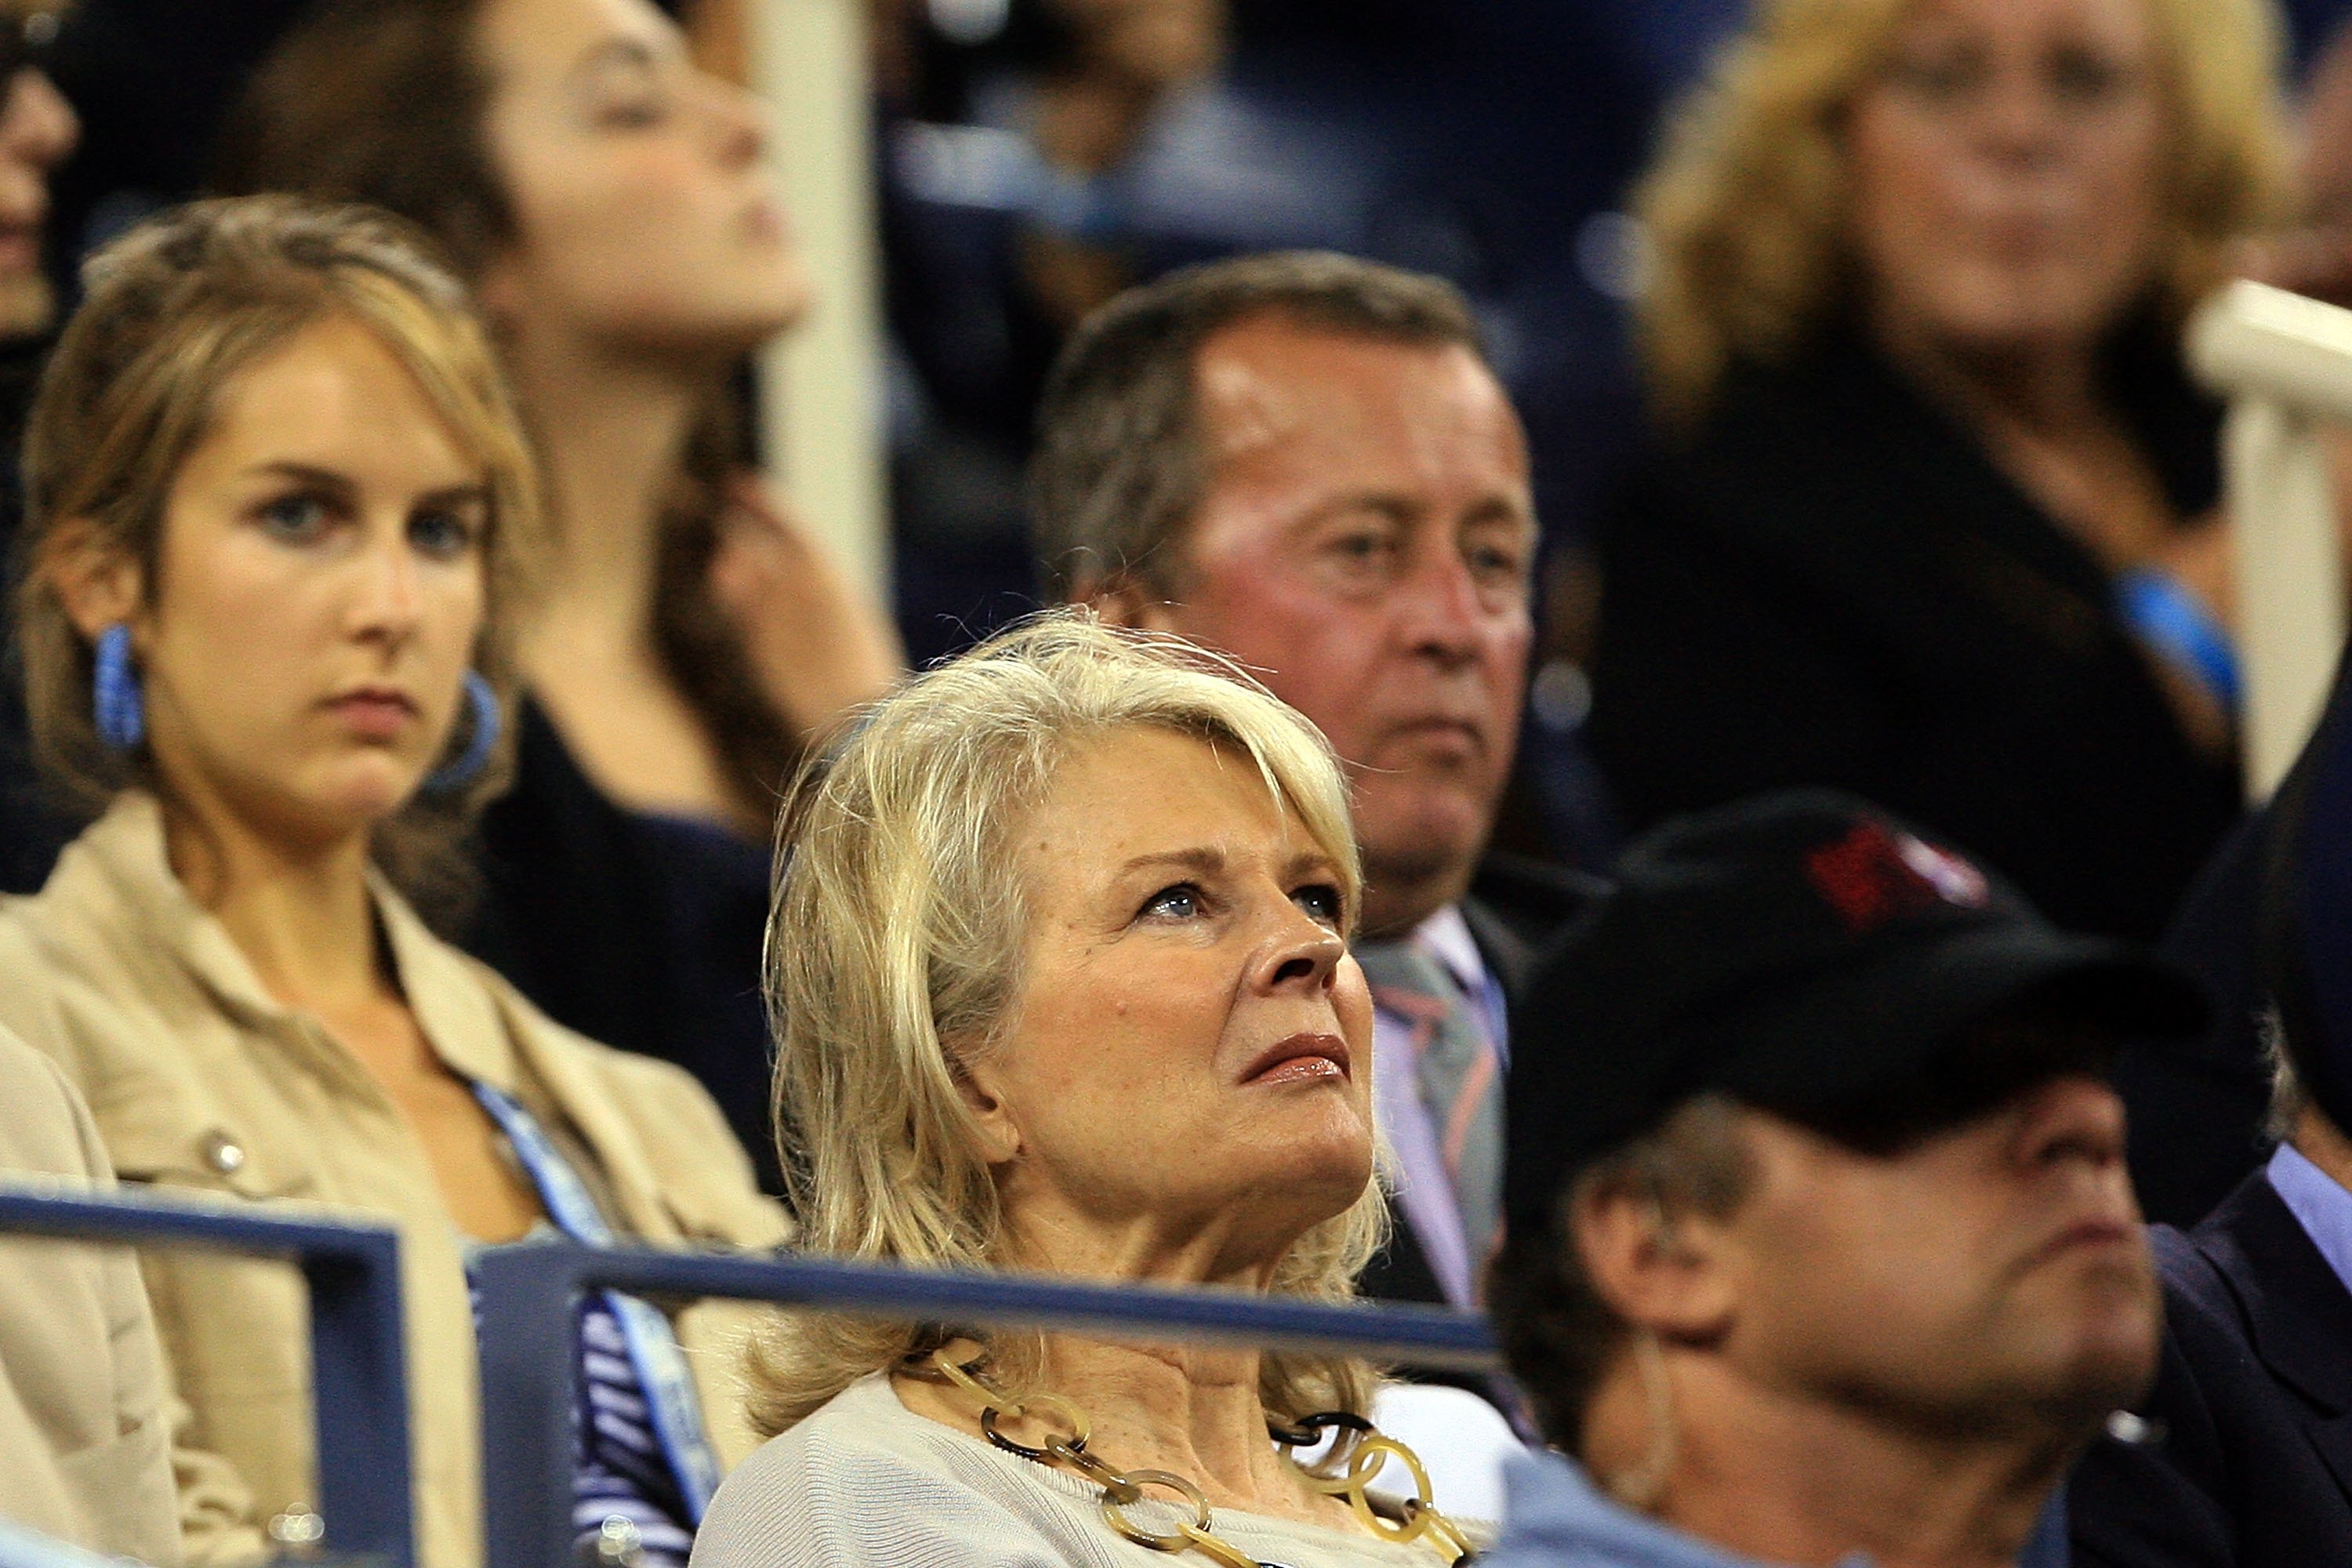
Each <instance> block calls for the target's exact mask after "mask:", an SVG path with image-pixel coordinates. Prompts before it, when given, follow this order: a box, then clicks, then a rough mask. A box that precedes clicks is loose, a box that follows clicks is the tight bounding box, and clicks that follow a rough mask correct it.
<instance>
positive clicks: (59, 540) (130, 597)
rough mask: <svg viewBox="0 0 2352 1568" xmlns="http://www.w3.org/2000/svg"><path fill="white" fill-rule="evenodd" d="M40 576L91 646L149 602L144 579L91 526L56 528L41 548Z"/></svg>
mask: <svg viewBox="0 0 2352 1568" xmlns="http://www.w3.org/2000/svg"><path fill="white" fill-rule="evenodd" d="M36 570H37V572H38V574H40V576H41V577H42V578H43V579H44V580H45V581H46V582H47V584H48V585H49V591H50V592H51V593H53V594H55V595H57V596H58V605H60V606H62V607H63V608H64V610H65V613H66V619H67V620H68V621H71V622H72V623H73V627H74V630H76V631H78V632H79V633H80V634H81V635H82V636H83V637H87V638H88V639H89V640H90V641H92V642H96V641H97V640H98V634H99V633H100V632H102V631H104V630H105V629H106V628H107V627H109V626H114V625H116V624H117V623H119V622H122V621H127V620H130V619H131V617H133V616H136V615H138V614H139V612H140V609H141V607H142V603H143V601H144V598H145V593H144V589H145V582H144V578H145V575H146V574H144V573H142V571H141V570H140V568H139V563H138V562H136V561H135V560H133V559H131V555H130V554H129V553H128V552H125V551H122V550H119V549H115V548H112V547H110V546H108V545H106V544H103V543H101V542H100V540H99V535H98V530H97V528H96V527H95V526H94V525H92V524H91V523H90V522H89V521H88V520H86V519H82V518H68V519H67V520H66V521H62V522H60V523H58V525H57V527H56V528H55V529H54V530H53V531H51V532H50V534H49V537H48V539H47V542H45V543H44V544H43V545H42V547H41V557H40V561H39V563H38V565H37V568H36Z"/></svg>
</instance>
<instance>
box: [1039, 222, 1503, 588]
mask: <svg viewBox="0 0 2352 1568" xmlns="http://www.w3.org/2000/svg"><path fill="white" fill-rule="evenodd" d="M1266 315H1273V316H1279V317H1282V318H1285V319H1287V320H1289V321H1294V322H1297V324H1298V325H1300V326H1303V327H1308V328H1313V329H1316V330H1318V331H1331V332H1334V333H1338V334H1341V335H1345V336H1352V337H1366V338H1375V339H1381V340H1384V341H1388V342H1400V343H1408V344H1414V345H1430V346H1444V345H1447V344H1459V345H1461V346H1462V347H1465V348H1467V349H1469V350H1470V351H1471V352H1472V353H1475V354H1477V355H1478V356H1479V357H1480V358H1481V359H1484V358H1485V357H1486V339H1485V335H1484V334H1483V333H1482V332H1481V331H1480V330H1479V327H1478V321H1477V318H1476V317H1475V315H1474V314H1473V313H1472V311H1471V309H1470V305H1469V302H1468V301H1467V300H1465V299H1464V298H1463V297H1462V293H1461V291H1460V290H1459V289H1455V288H1454V285H1452V284H1451V283H1448V282H1446V281H1445V280H1444V279H1440V278H1431V277H1426V276H1424V275H1423V274H1421V273H1417V272H1407V271H1404V270H1403V269H1402V268H1395V267H1385V266H1382V265H1381V264H1380V263H1378V262H1372V261H1362V260H1359V259H1357V258H1354V257H1349V256H1339V255H1336V254H1333V253H1330V252H1328V251H1278V252H1274V253H1270V254H1267V255H1263V256H1245V257H1241V258H1235V259H1234V260H1230V261H1219V262H1212V263H1209V264H1207V265H1205V266H1201V267H1191V268H1184V269H1183V270H1181V271H1179V272H1173V273H1171V274H1170V275H1169V276H1168V277H1166V278H1163V279H1160V280H1159V281H1158V282H1156V283H1151V284H1148V285H1146V286H1145V287H1142V288H1139V289H1129V290H1128V291H1127V292H1126V293H1124V294H1121V295H1120V296H1119V297H1118V299H1116V300H1112V301H1111V302H1110V303H1109V304H1108V305H1106V306H1104V307H1103V308H1102V309H1101V310H1097V311H1096V312H1095V314H1094V315H1093V316H1091V317H1090V318H1088V319H1087V321H1086V322H1085V324H1084V325H1082V326H1081V327H1080V328H1079V329H1078V331H1077V332H1076V335H1075V336H1074V337H1072V338H1071V340H1070V342H1068V344H1066V346H1065V347H1064V349H1063V351H1062V354H1061V357H1060V358H1059V359H1058V360H1057V361H1055V365H1054V371H1053V374H1052V375H1051V376H1050V377H1049V378H1048V380H1047V381H1046V384H1045V397H1044V400H1043V402H1042V403H1041V404H1040V405H1039V407H1038V414H1037V429H1038V438H1037V453H1036V456H1035V457H1034V458H1033V459H1032V460H1031V463H1030V468H1029V500H1030V514H1031V516H1032V518H1033V519H1034V521H1033V523H1032V528H1033V532H1032V536H1031V537H1032V541H1033V542H1034V548H1035V551H1036V555H1037V563H1038V569H1039V572H1040V574H1041V576H1042V577H1043V579H1044V583H1045V591H1046V593H1047V595H1049V597H1050V598H1051V599H1053V600H1060V601H1067V600H1075V599H1084V598H1087V597H1089V596H1091V595H1093V594H1095V593H1096V592H1097V591H1098V590H1100V589H1101V588H1102V587H1104V586H1105V585H1107V584H1112V583H1115V582H1117V581H1118V580H1119V579H1121V578H1132V579H1136V580H1139V581H1140V582H1142V583H1144V584H1149V585H1150V586H1151V587H1152V588H1153V589H1155V590H1157V591H1159V592H1160V593H1163V594H1168V593H1172V591H1173V590H1174V588H1175V586H1176V584H1177V583H1178V581H1179V570H1178V568H1179V564H1180V559H1181V540H1180V538H1179V535H1180V534H1181V531H1182V530H1183V528H1184V525H1185V524H1186V523H1187V522H1188V521H1190V520H1191V518H1192V513H1193V510H1194V509H1196V508H1197V507H1198V506H1199V505H1200V503H1201V498H1202V492H1203V490H1204V489H1206V488H1207V482H1208V478H1209V476H1208V473H1207V465H1206V464H1205V463H1204V462H1203V461H1202V450H1201V432H1200V421H1199V417H1198V415H1197V412H1196V401H1197V400H1196V398H1195V395H1194V390H1193V363H1194V360H1195V359H1196V358H1197V356H1198V355H1199V353H1200V350H1201V345H1202V343H1203V342H1207V341H1208V339H1209V338H1211V337H1212V336H1213V335H1214V334H1215V333H1217V332H1219V331H1223V329H1224V328H1226V327H1229V326H1232V325H1234V324H1235V323H1236V322H1240V321H1246V320H1249V319H1251V318H1253V317H1258V316H1266Z"/></svg>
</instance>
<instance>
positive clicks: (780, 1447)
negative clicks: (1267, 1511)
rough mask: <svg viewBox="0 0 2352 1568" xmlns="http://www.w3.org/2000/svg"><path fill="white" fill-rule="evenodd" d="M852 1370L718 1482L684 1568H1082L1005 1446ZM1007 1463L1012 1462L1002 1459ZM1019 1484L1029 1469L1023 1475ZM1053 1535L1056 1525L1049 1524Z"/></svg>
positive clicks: (1082, 1559) (878, 1376)
mask: <svg viewBox="0 0 2352 1568" xmlns="http://www.w3.org/2000/svg"><path fill="white" fill-rule="evenodd" d="M1010 1458H1011V1457H1010V1456H1006V1455H999V1454H996V1453H995V1452H994V1451H993V1450H991V1449H986V1448H984V1447H981V1446H980V1445H978V1444H976V1443H975V1442H973V1440H972V1439H971V1438H968V1437H966V1436H963V1435H962V1434H961V1433H956V1432H951V1431H950V1430H948V1429H947V1428H946V1427H942V1426H937V1425H936V1424H935V1423H932V1422H929V1421H927V1420H925V1419H924V1418H923V1417H922V1416H919V1415H915V1414H914V1413H913V1412H911V1411H909V1410H908V1409H907V1407H906V1406H905V1405H902V1404H900V1403H899V1400H898V1394H897V1393H896V1392H894V1391H893V1390H892V1388H891V1386H890V1383H889V1379H888V1378H887V1376H886V1375H884V1374H882V1373H875V1374H873V1375H872V1376H869V1377H865V1378H861V1379H859V1380H858V1381H857V1382H856V1383H854V1384H850V1386H849V1387H847V1388H846V1389H844V1390H843V1391H842V1392H841V1393H840V1394H836V1395H835V1396H834V1397H833V1398H832V1399H831V1400H829V1401H827V1402H826V1403H825V1404H824V1405H821V1406H819V1407H818V1408H817V1409H816V1410H815V1411H814V1413H812V1414H811V1415H808V1416H806V1417H804V1418H803V1420H801V1421H800V1422H798V1423H797V1424H795V1425H794V1426H792V1427H791V1428H790V1429H788V1430H786V1431H785V1432H783V1433H782V1434H780V1435H778V1436H774V1437H772V1438H770V1439H769V1440H768V1442H767V1443H766V1444H765V1445H763V1446H762V1447H761V1448H760V1450H759V1451H758V1452H757V1453H755V1454H753V1455H752V1456H751V1458H748V1459H746V1460H745V1461H744V1462H743V1463H742V1465H741V1466H740V1467H739V1468H737V1469H736V1471H735V1473H734V1474H732V1475H730V1477H728V1478H727V1481H726V1484H725V1485H723V1486H721V1487H720V1488H719V1495H718V1496H717V1498H716V1499H714V1500H712V1502H711V1505H710V1511H709V1516H708V1517H707V1518H706V1519H705V1520H704V1521H703V1524H702V1528H701V1531H700V1533H699V1534H698V1536H697V1538H696V1542H695V1548H694V1562H695V1565H696V1568H802V1565H803V1564H805V1565H806V1568H820V1565H822V1568H862V1565H865V1564H873V1565H875V1568H881V1565H882V1564H889V1565H890V1568H950V1564H953V1565H955V1568H966V1565H982V1564H985V1565H987V1568H1068V1565H1070V1564H1078V1563H1083V1564H1087V1568H1095V1564H1097V1563H1105V1564H1108V1563H1110V1562H1111V1561H1113V1560H1112V1559H1110V1558H1108V1557H1099V1558H1098V1557H1096V1556H1093V1555H1078V1554H1076V1553H1075V1552H1074V1550H1073V1548H1075V1547H1076V1544H1077V1543H1076V1542H1075V1541H1074V1540H1072V1539H1069V1537H1070V1536H1071V1535H1073V1534H1074V1532H1072V1531H1066V1530H1061V1529H1056V1528H1055V1527H1054V1526H1055V1514H1056V1513H1057V1512H1058V1511H1060V1510H1054V1509H1051V1508H1048V1509H1047V1510H1045V1514H1044V1517H1042V1518H1041V1517H1040V1511H1039V1510H1038V1508H1037V1507H1036V1504H1037V1502H1038V1501H1039V1500H1038V1499H1036V1498H1024V1497H1023V1496H1022V1495H1021V1494H1022V1493H1023V1491H1024V1486H1023V1481H1024V1478H1022V1477H1021V1476H1019V1475H1018V1474H1017V1473H1015V1472H1010V1471H1007V1470H1005V1469H1003V1468H1002V1467H1001V1466H999V1465H997V1464H994V1463H992V1462H991V1461H992V1460H999V1459H1010ZM1012 1462H1013V1463H1016V1464H1018V1463H1025V1461H1019V1460H1013V1461H1012ZM1031 1485H1032V1486H1034V1482H1033V1483H1031ZM1057 1536H1058V1537H1062V1538H1063V1539H1056V1537H1057Z"/></svg>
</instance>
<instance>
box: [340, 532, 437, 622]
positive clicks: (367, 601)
mask: <svg viewBox="0 0 2352 1568" xmlns="http://www.w3.org/2000/svg"><path fill="white" fill-rule="evenodd" d="M356 564H357V565H358V567H359V584H358V586H357V589H356V598H355V602H354V604H353V606H352V619H353V622H354V626H353V629H354V630H355V631H356V632H357V633H358V634H359V635H360V636H361V637H368V638H375V639H380V640H384V641H390V642H394V643H397V642H401V641H404V640H405V639H406V638H407V637H408V635H409V633H411V632H412V631H414V630H415V627H416V622H417V617H418V615H419V614H420V610H421V606H420V605H419V602H418V597H417V583H416V560H415V555H414V554H413V553H412V552H410V551H409V549H408V547H407V541H406V540H405V539H404V538H403V539H400V540H398V541H396V542H377V543H372V544H370V545H369V547H368V549H367V551H366V552H365V553H364V554H363V555H362V557H361V558H360V560H359V561H358V562H357V563H356Z"/></svg>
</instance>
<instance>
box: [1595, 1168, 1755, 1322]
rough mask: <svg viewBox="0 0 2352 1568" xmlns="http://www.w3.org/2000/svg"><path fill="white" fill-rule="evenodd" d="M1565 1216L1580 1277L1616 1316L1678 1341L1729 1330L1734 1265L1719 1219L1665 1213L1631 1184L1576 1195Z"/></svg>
mask: <svg viewBox="0 0 2352 1568" xmlns="http://www.w3.org/2000/svg"><path fill="white" fill-rule="evenodd" d="M1570 1224H1571V1226H1572V1227H1573V1231H1574V1237H1573V1239H1574V1242H1575V1246H1576V1249H1577V1255H1578V1258H1579V1259H1580V1261H1581V1262H1582V1264H1583V1265H1584V1274H1585V1278H1586V1279H1589V1280H1591V1284H1592V1289H1593V1290H1594V1292H1595V1293H1596V1294H1598V1295H1599V1296H1600V1298H1601V1300H1603V1301H1604V1302H1606V1303H1608V1305H1609V1307H1610V1309H1611V1310H1612V1311H1614V1312H1615V1313H1616V1314H1617V1315H1618V1316H1619V1317H1621V1318H1622V1319H1624V1320H1625V1321H1627V1322H1629V1323H1631V1324H1633V1326H1634V1327H1636V1328H1641V1329H1648V1330H1650V1331H1653V1332H1654V1333H1656V1334H1658V1335H1659V1336H1661V1337H1662V1338H1664V1339H1668V1340H1676V1341H1682V1342H1709V1341H1713V1340H1717V1339H1719V1338H1721V1337H1722V1336H1723V1334H1724V1333H1726V1332H1727V1331H1729V1329H1730V1327H1731V1324H1732V1321H1733V1319H1734V1318H1735V1317H1737V1316H1738V1309H1739V1285H1740V1279H1741V1270H1740V1268H1738V1247H1737V1245H1736V1243H1735V1241H1734V1238H1733V1237H1732V1236H1731V1234H1730V1231H1729V1230H1728V1228H1727V1226H1725V1225H1724V1224H1723V1222H1721V1221H1719V1220H1716V1219H1711V1218H1709V1217H1707V1216H1706V1215H1696V1214H1689V1213H1685V1214H1682V1215H1669V1214H1668V1213H1667V1212H1666V1210H1665V1208H1664V1205H1661V1204H1660V1203H1659V1202H1658V1200H1657V1198H1656V1197H1655V1196H1654V1194H1650V1193H1647V1192H1644V1191H1643V1190H1642V1189H1641V1188H1640V1187H1638V1186H1635V1185H1633V1184H1622V1185H1610V1186H1604V1187H1601V1188H1598V1189H1596V1190H1594V1191H1591V1192H1587V1193H1583V1194H1579V1196H1578V1198H1577V1201H1576V1204H1575V1207H1574V1210H1573V1212H1572V1213H1571V1215H1570Z"/></svg>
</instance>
